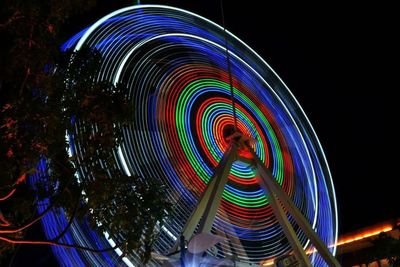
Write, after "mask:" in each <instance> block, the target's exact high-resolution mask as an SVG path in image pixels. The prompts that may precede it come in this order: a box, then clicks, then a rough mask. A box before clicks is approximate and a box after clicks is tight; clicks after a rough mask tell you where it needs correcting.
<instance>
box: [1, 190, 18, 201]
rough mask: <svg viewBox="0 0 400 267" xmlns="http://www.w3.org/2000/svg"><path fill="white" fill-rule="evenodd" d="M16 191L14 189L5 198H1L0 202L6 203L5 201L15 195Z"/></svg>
mask: <svg viewBox="0 0 400 267" xmlns="http://www.w3.org/2000/svg"><path fill="white" fill-rule="evenodd" d="M15 190H16V189H15V188H14V189H13V190H11V191H10V192H9V193H8V194H7V195H5V196H4V197H2V198H0V201H4V200H7V199H8V198H10V197H11V196H12V195H13V194H14V193H15Z"/></svg>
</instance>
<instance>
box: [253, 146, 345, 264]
mask: <svg viewBox="0 0 400 267" xmlns="http://www.w3.org/2000/svg"><path fill="white" fill-rule="evenodd" d="M250 151H251V153H252V154H253V158H254V160H255V162H256V166H257V169H258V171H259V173H260V174H261V177H262V178H263V181H264V183H265V184H267V185H268V187H269V188H270V190H271V191H272V192H273V193H274V194H275V195H276V196H277V197H278V198H279V200H280V201H281V203H282V204H283V206H284V207H285V209H286V210H287V211H288V212H289V213H290V214H291V215H292V216H293V218H294V219H295V221H296V223H297V225H298V226H299V227H300V228H301V229H302V230H303V232H304V233H305V234H306V236H307V237H308V238H309V239H310V241H311V243H312V244H313V245H314V246H315V248H316V249H317V250H318V252H319V254H320V255H321V256H322V258H323V259H324V260H325V262H326V263H327V264H328V265H329V266H332V267H340V266H341V265H340V264H339V262H338V260H337V259H336V258H335V257H334V256H333V255H332V253H331V252H330V251H329V249H328V247H327V246H326V244H325V243H324V242H323V241H322V240H321V239H320V238H319V236H318V235H317V234H316V233H315V231H314V229H312V227H311V225H310V223H309V222H308V221H307V219H306V218H305V217H304V215H303V214H302V213H301V212H300V211H299V209H298V208H297V207H296V205H294V203H293V202H292V200H291V199H290V198H289V197H288V195H287V194H286V192H285V191H284V190H283V189H282V188H281V186H280V185H279V184H278V182H277V181H276V180H275V179H274V177H273V175H272V173H271V171H270V170H269V169H268V168H267V167H265V165H264V164H263V163H262V162H261V160H260V159H259V158H258V156H257V155H256V154H255V153H254V151H253V150H252V149H250Z"/></svg>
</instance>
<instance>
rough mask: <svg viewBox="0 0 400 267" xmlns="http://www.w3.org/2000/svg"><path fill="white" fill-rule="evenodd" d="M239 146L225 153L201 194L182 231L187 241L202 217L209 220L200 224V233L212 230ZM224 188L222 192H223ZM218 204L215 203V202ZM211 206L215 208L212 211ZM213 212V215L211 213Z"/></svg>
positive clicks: (230, 148) (234, 145)
mask: <svg viewBox="0 0 400 267" xmlns="http://www.w3.org/2000/svg"><path fill="white" fill-rule="evenodd" d="M236 154H237V145H236V144H234V143H232V144H231V145H230V146H229V148H228V149H227V150H226V151H225V153H224V155H223V157H222V159H221V161H220V162H219V164H218V166H217V167H216V169H215V171H214V174H213V176H212V177H211V178H210V181H209V183H208V184H207V187H206V189H205V190H204V191H203V193H202V194H201V196H200V198H199V201H198V202H197V205H196V208H195V209H194V210H193V212H192V214H191V215H190V217H189V219H188V220H187V222H186V224H185V226H184V227H183V229H182V235H183V236H184V237H185V240H190V239H191V237H192V236H193V233H194V231H195V230H196V227H197V225H198V224H199V221H200V219H201V218H202V217H204V218H207V220H205V221H204V223H202V224H200V229H199V232H200V233H202V232H205V231H206V230H207V229H208V228H210V229H209V230H208V232H209V231H210V230H211V227H210V226H209V225H210V221H211V226H212V223H213V221H214V218H215V214H216V211H217V209H218V206H219V203H220V200H221V197H222V192H223V188H224V186H225V184H226V182H227V179H228V174H229V172H230V169H231V167H232V163H233V161H234V160H235V158H236ZM221 187H222V190H221ZM214 201H215V202H216V203H213V202H214ZM209 206H213V207H212V209H211V208H210V207H209ZM210 212H212V213H213V214H212V213H210ZM178 247H179V241H177V243H176V244H175V245H174V246H173V247H172V249H171V250H170V252H174V251H176V250H177V249H178Z"/></svg>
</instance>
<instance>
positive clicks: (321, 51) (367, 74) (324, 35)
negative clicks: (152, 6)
mask: <svg viewBox="0 0 400 267" xmlns="http://www.w3.org/2000/svg"><path fill="white" fill-rule="evenodd" d="M233 2H235V3H233ZM141 3H142V4H147V3H160V4H166V5H172V6H176V7H180V8H183V9H187V10H189V11H192V12H195V13H197V14H200V15H202V16H204V17H206V18H209V19H211V20H213V21H215V22H217V23H219V24H222V19H221V11H220V4H219V0H213V1H199V0H197V1H171V0H169V1H141ZM246 3H247V2H246V1H243V2H242V4H237V3H236V1H224V14H225V23H226V28H227V29H228V30H229V31H231V32H232V33H234V34H235V35H236V36H238V37H239V38H240V39H242V40H243V41H244V42H245V43H247V44H248V45H249V46H250V47H252V48H253V49H254V50H255V51H256V52H258V53H259V54H260V55H261V56H262V57H263V58H264V59H265V60H266V61H267V62H268V64H270V66H271V67H272V68H273V69H274V70H275V71H276V72H277V73H278V75H279V76H280V77H281V78H282V79H283V81H284V82H285V83H286V84H287V85H288V87H289V88H290V89H291V91H292V92H293V94H294V95H295V97H296V98H297V99H298V101H299V102H300V104H301V105H302V107H303V108H304V110H305V112H306V114H307V116H308V117H309V119H310V121H311V123H312V125H313V126H314V128H315V130H316V132H317V135H318V136H319V139H320V141H321V143H322V146H323V148H324V150H325V153H326V156H327V158H328V162H329V165H330V168H331V171H332V176H333V180H334V183H335V186H336V193H337V198H338V206H339V224H340V226H339V229H340V233H345V232H349V231H352V230H355V229H358V228H360V227H365V226H369V225H372V224H374V223H378V222H381V221H385V220H388V219H391V218H395V217H400V208H399V200H398V195H397V194H399V193H400V190H399V186H398V185H397V184H398V183H396V180H397V181H398V179H399V178H400V177H399V174H398V173H399V172H398V171H397V170H396V169H395V168H396V166H400V164H399V163H397V159H398V158H399V157H398V156H396V150H397V148H398V143H399V142H398V139H397V138H398V133H397V130H395V123H398V122H399V119H398V118H395V106H396V104H397V103H395V102H397V101H396V100H397V99H399V98H398V97H396V96H395V91H396V90H399V89H400V88H399V82H398V81H397V79H395V77H396V74H397V72H398V71H399V66H398V61H397V59H398V48H399V47H400V45H399V41H395V39H396V38H397V37H396V33H398V31H399V30H398V27H397V26H396V25H397V24H396V23H395V16H394V15H395V14H394V10H395V8H394V7H390V6H384V5H383V4H382V5H379V6H377V5H372V4H368V5H367V4H365V3H363V4H362V5H359V6H349V5H344V4H343V5H341V4H339V3H338V2H335V3H334V4H331V5H328V4H325V5H323V6H322V5H320V6H315V5H311V4H310V5H309V6H306V5H304V3H302V5H301V6H300V5H297V6H293V5H292V4H289V3H282V4H280V5H272V4H271V3H272V2H271V1H263V2H262V3H265V7H263V6H261V4H259V3H257V2H256V1H251V2H249V4H248V5H246ZM395 56H396V57H397V59H395ZM397 76H399V75H398V74H397ZM397 105H398V104H397ZM397 113H398V112H397ZM395 147H396V148H395Z"/></svg>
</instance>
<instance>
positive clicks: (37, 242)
mask: <svg viewBox="0 0 400 267" xmlns="http://www.w3.org/2000/svg"><path fill="white" fill-rule="evenodd" d="M0 240H3V241H5V242H7V243H10V244H26V245H50V246H59V247H64V248H76V249H82V250H87V251H91V252H96V253H99V252H106V251H111V250H114V249H116V248H118V247H120V246H121V244H117V245H115V246H113V247H109V248H103V249H95V248H89V247H84V246H79V245H71V244H64V243H58V242H54V241H40V240H24V239H14V238H9V237H3V236H0Z"/></svg>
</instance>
